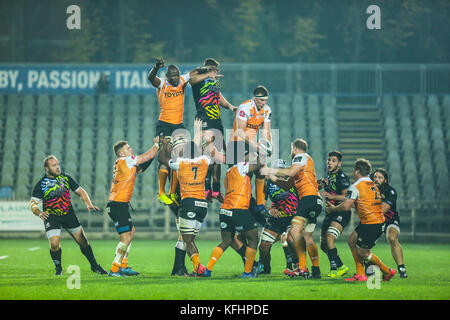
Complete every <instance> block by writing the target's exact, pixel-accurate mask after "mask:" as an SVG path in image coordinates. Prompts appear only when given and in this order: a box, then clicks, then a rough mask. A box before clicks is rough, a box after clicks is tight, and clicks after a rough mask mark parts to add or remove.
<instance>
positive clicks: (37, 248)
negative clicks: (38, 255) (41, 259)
mask: <svg viewBox="0 0 450 320" xmlns="http://www.w3.org/2000/svg"><path fill="white" fill-rule="evenodd" d="M40 248H41V247H33V248H28V251H36V250H39V249H40Z"/></svg>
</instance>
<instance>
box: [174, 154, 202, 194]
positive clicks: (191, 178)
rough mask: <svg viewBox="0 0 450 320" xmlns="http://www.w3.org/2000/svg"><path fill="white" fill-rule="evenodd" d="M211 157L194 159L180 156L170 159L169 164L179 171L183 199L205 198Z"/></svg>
mask: <svg viewBox="0 0 450 320" xmlns="http://www.w3.org/2000/svg"><path fill="white" fill-rule="evenodd" d="M209 164H210V159H209V158H208V157H206V156H201V157H197V158H194V159H186V158H178V159H177V161H172V160H170V161H169V166H170V167H171V168H172V169H173V170H176V171H177V172H178V182H179V183H180V193H181V199H184V198H195V199H201V200H205V178H206V174H207V173H208V166H209Z"/></svg>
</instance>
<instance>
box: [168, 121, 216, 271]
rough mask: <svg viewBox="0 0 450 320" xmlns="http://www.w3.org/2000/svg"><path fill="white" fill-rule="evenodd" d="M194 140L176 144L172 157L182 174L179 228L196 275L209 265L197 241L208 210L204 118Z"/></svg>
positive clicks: (196, 126)
mask: <svg viewBox="0 0 450 320" xmlns="http://www.w3.org/2000/svg"><path fill="white" fill-rule="evenodd" d="M194 131H195V135H194V140H193V141H192V142H190V143H188V144H186V143H181V144H179V145H178V146H174V150H173V152H172V154H174V156H175V157H174V158H173V159H170V160H168V165H169V167H170V168H171V169H173V170H175V171H176V172H177V173H178V180H179V183H180V193H181V206H180V209H179V217H178V221H179V224H178V228H179V231H180V233H181V236H182V239H183V242H184V243H185V245H186V251H187V253H188V254H189V257H190V259H191V261H192V266H193V271H194V274H196V275H197V276H201V275H202V274H203V273H204V271H205V267H204V266H203V265H202V264H201V263H200V255H199V251H198V248H197V245H196V244H195V237H196V236H197V234H198V233H199V231H200V228H201V225H202V223H203V220H204V219H205V217H206V214H207V212H208V203H207V202H206V200H205V178H206V174H207V172H208V166H209V164H210V158H209V157H207V156H202V155H201V151H200V150H201V135H202V120H201V119H195V121H194Z"/></svg>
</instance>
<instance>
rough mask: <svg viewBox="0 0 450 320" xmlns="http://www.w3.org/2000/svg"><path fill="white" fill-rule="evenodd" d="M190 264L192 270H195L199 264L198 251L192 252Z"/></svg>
mask: <svg viewBox="0 0 450 320" xmlns="http://www.w3.org/2000/svg"><path fill="white" fill-rule="evenodd" d="M191 261H192V266H193V267H194V272H197V268H198V265H199V264H200V255H199V254H198V253H194V254H193V255H192V256H191Z"/></svg>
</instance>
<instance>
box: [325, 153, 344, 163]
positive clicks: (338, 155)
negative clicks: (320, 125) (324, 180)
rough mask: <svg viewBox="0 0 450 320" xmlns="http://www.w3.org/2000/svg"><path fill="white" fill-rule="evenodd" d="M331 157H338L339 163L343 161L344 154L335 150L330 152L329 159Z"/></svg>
mask: <svg viewBox="0 0 450 320" xmlns="http://www.w3.org/2000/svg"><path fill="white" fill-rule="evenodd" d="M329 157H336V158H337V159H338V161H339V162H341V161H342V152H340V151H337V150H333V151H330V152H328V158H329Z"/></svg>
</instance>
